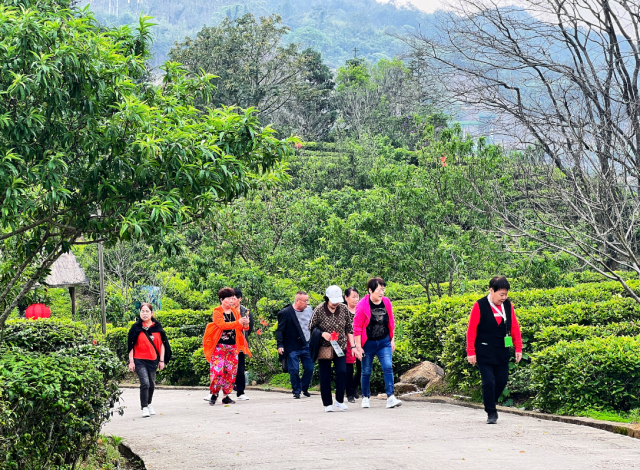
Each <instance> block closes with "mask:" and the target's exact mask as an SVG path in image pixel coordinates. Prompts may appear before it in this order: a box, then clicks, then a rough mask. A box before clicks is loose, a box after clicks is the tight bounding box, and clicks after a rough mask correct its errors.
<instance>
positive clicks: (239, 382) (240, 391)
mask: <svg viewBox="0 0 640 470" xmlns="http://www.w3.org/2000/svg"><path fill="white" fill-rule="evenodd" d="M246 386H247V383H246V381H245V379H244V353H243V352H239V353H238V374H237V375H236V394H237V395H238V396H240V395H244V388H245V387H246Z"/></svg>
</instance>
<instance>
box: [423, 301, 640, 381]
mask: <svg viewBox="0 0 640 470" xmlns="http://www.w3.org/2000/svg"><path fill="white" fill-rule="evenodd" d="M516 316H517V318H518V322H519V323H520V329H521V332H522V340H523V344H524V348H523V353H524V356H523V357H524V359H523V361H522V362H521V363H520V365H518V366H516V365H515V363H513V366H512V372H514V374H513V375H512V376H511V377H510V381H509V385H508V391H507V393H508V392H518V393H525V394H527V393H533V388H532V384H531V383H530V382H529V372H524V371H520V369H527V368H528V365H529V360H528V359H529V356H528V355H529V354H531V353H532V352H535V351H537V350H539V349H541V348H543V347H545V346H547V345H548V343H547V342H543V343H542V344H537V343H536V341H537V340H538V335H539V334H541V332H542V331H543V330H544V329H545V328H549V327H555V329H554V330H545V331H547V332H546V333H545V334H546V335H548V336H550V335H552V334H553V333H552V332H555V334H556V335H560V333H559V331H562V329H563V328H569V327H570V328H571V329H572V330H571V331H572V332H573V334H574V335H576V336H575V338H571V339H579V337H578V336H577V335H578V330H579V329H580V328H588V329H589V331H590V332H591V333H593V334H592V335H591V336H596V335H597V334H598V332H602V334H604V335H614V334H615V333H614V331H615V330H616V327H615V326H612V325H610V322H625V323H622V324H620V325H622V326H620V327H619V328H618V331H619V332H620V334H619V336H620V335H624V334H630V333H633V332H635V331H636V330H638V329H640V327H638V326H632V325H633V323H630V322H632V321H633V320H638V319H640V305H638V304H636V303H635V302H634V301H633V300H632V299H626V298H615V299H613V300H609V301H607V302H600V303H586V302H576V303H571V304H567V305H559V306H556V307H531V308H527V309H516ZM437 321H438V322H439V323H438V324H439V325H443V326H442V330H441V332H440V334H439V335H438V336H437V338H436V340H431V341H429V343H427V341H423V342H422V344H429V345H430V347H432V348H433V349H432V350H431V351H430V355H431V357H432V358H433V359H429V357H427V359H429V360H434V361H435V362H437V363H439V364H440V365H441V366H442V367H443V368H444V370H445V371H446V373H447V384H448V385H449V386H450V387H452V388H453V389H458V390H461V391H469V390H473V389H476V388H477V387H479V385H480V375H479V373H478V371H477V368H476V367H474V366H471V365H470V364H469V363H468V362H467V360H466V332H467V324H468V317H467V316H466V315H465V317H464V318H460V319H459V320H457V321H456V322H454V323H449V324H446V322H444V321H443V319H442V318H438V319H437ZM608 328H609V329H608ZM582 331H583V332H585V330H582ZM639 333H640V332H639ZM570 335H571V333H567V334H566V336H567V338H569V337H570ZM587 335H588V333H587V332H585V337H586V336H587ZM543 338H544V337H540V339H541V341H544V339H543ZM580 339H581V338H580ZM431 345H433V346H431ZM516 372H517V373H516Z"/></svg>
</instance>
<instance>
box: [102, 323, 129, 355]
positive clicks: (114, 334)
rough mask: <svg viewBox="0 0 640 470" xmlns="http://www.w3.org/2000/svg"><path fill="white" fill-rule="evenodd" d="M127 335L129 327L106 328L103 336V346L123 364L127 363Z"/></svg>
mask: <svg viewBox="0 0 640 470" xmlns="http://www.w3.org/2000/svg"><path fill="white" fill-rule="evenodd" d="M128 334H129V327H119V328H107V333H106V334H105V335H104V336H103V341H104V343H105V345H106V346H107V347H108V348H109V349H111V350H112V351H113V352H114V353H115V354H116V356H118V358H119V359H120V360H121V361H124V362H129V353H128V351H127V336H128Z"/></svg>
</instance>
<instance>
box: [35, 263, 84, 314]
mask: <svg viewBox="0 0 640 470" xmlns="http://www.w3.org/2000/svg"><path fill="white" fill-rule="evenodd" d="M44 285H46V286H47V287H51V288H57V287H64V288H67V289H69V295H71V317H72V318H73V317H75V314H76V287H79V286H88V285H89V278H88V277H87V275H86V274H85V272H84V269H82V266H80V263H78V260H77V259H76V257H75V256H74V255H73V253H71V252H69V253H64V254H63V255H62V256H60V258H58V259H57V260H56V262H55V263H53V266H51V274H49V275H48V276H47V278H46V279H45V280H44Z"/></svg>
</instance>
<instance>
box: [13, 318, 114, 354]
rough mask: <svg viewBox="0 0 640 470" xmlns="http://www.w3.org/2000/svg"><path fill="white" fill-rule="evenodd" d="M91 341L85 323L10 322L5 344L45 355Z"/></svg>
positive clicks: (42, 319)
mask: <svg viewBox="0 0 640 470" xmlns="http://www.w3.org/2000/svg"><path fill="white" fill-rule="evenodd" d="M91 341H92V338H91V337H90V335H89V331H88V329H87V327H86V326H85V325H84V324H83V323H80V322H72V321H70V320H68V319H56V318H41V319H38V320H9V321H7V323H6V325H5V331H4V343H5V344H8V345H10V346H13V347H16V348H20V349H24V350H26V351H39V352H43V353H46V352H53V351H57V350H59V349H63V348H68V347H72V346H76V345H77V344H79V343H89V342H91ZM125 346H126V343H125Z"/></svg>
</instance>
